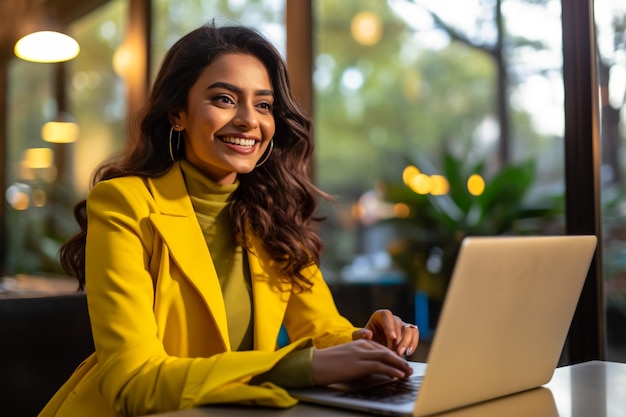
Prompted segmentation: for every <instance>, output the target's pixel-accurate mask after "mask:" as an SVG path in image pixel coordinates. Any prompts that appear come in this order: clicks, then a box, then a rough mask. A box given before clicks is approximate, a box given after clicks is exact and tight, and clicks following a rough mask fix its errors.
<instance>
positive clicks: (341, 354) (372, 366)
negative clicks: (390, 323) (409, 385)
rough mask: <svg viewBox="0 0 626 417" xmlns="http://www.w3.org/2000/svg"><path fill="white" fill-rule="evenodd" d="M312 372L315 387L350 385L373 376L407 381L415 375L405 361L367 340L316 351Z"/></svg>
mask: <svg viewBox="0 0 626 417" xmlns="http://www.w3.org/2000/svg"><path fill="white" fill-rule="evenodd" d="M312 369H313V382H314V383H315V384H316V385H328V384H334V383H337V382H348V381H353V380H356V379H359V378H364V377H366V376H369V375H371V374H382V375H386V376H388V377H390V378H408V377H409V376H410V375H411V374H412V373H413V369H412V368H411V366H410V365H409V364H408V362H407V361H406V360H405V359H404V358H402V357H400V356H398V355H396V353H395V352H394V351H392V350H390V349H388V348H387V347H385V346H383V345H381V344H379V343H376V342H374V341H372V340H367V339H364V338H362V339H360V340H355V341H353V342H350V343H346V344H343V345H337V346H333V347H329V348H324V349H315V350H314V351H313V359H312Z"/></svg>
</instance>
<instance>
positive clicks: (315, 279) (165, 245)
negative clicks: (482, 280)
mask: <svg viewBox="0 0 626 417" xmlns="http://www.w3.org/2000/svg"><path fill="white" fill-rule="evenodd" d="M174 132H177V133H176V134H174ZM172 142H176V143H172ZM311 142H312V138H311V124H310V120H309V118H308V117H307V116H306V114H304V113H303V111H302V110H301V109H300V107H299V106H298V105H297V104H296V102H295V100H294V98H293V95H292V92H291V88H290V85H289V81H288V75H287V70H286V65H285V62H284V61H283V59H282V58H281V56H280V54H279V53H278V51H277V50H276V49H275V48H274V47H273V46H272V44H271V43H270V42H269V41H267V40H266V39H265V38H264V37H262V36H261V35H260V34H259V33H257V32H256V31H254V30H251V29H248V28H245V27H242V26H224V27H215V26H213V25H206V26H202V27H200V28H198V29H196V30H194V31H192V32H190V33H189V34H187V35H185V36H183V37H182V38H181V39H180V40H179V41H178V42H176V43H175V44H174V45H173V46H172V48H171V49H170V50H169V52H168V53H167V54H166V56H165V59H164V61H163V64H162V67H161V70H160V71H159V73H158V75H157V78H156V80H155V83H154V86H153V89H152V91H151V94H150V96H149V99H148V103H147V105H146V108H145V109H144V111H143V112H142V114H141V115H140V119H139V129H138V134H137V137H136V138H135V140H134V141H131V142H129V144H128V146H127V148H126V149H125V150H124V152H122V153H121V154H120V155H119V156H117V157H116V158H115V159H113V160H110V161H107V162H105V163H104V164H103V165H102V166H101V167H100V168H99V169H98V170H97V171H96V174H95V176H94V184H93V188H92V190H91V192H90V193H89V196H88V197H87V200H85V201H82V202H80V203H79V204H78V205H77V207H76V214H77V219H78V222H79V224H80V226H81V231H80V232H79V233H78V234H77V235H76V236H75V237H74V238H72V239H71V240H70V241H69V242H68V243H66V244H65V245H64V246H63V247H62V250H61V263H62V265H63V267H64V268H65V270H66V271H67V272H68V273H71V274H73V275H75V276H76V277H77V278H78V281H79V283H80V286H81V287H84V288H85V290H86V292H87V299H88V301H89V314H90V318H91V327H92V332H93V340H94V345H95V350H96V352H95V353H94V354H92V355H91V356H89V357H88V358H87V359H86V360H85V362H83V364H82V365H81V366H79V368H78V369H77V370H76V372H75V373H74V374H73V375H72V376H71V377H70V379H69V381H67V383H66V384H64V385H63V387H62V388H61V389H60V390H59V391H58V393H57V394H56V395H55V396H54V397H53V398H52V400H51V401H50V402H49V403H48V405H47V406H46V408H45V409H44V410H43V411H42V412H41V414H40V416H42V417H47V416H76V415H91V416H96V417H97V416H100V415H102V416H104V415H106V416H110V415H123V416H126V415H145V414H149V413H155V412H163V411H168V410H176V409H181V408H191V407H195V406H198V405H201V404H209V403H233V402H245V403H253V404H259V405H271V406H277V407H288V406H291V405H294V404H295V402H296V400H295V399H294V398H292V397H291V396H290V395H289V394H288V393H287V391H286V390H285V389H286V388H292V387H307V386H312V385H326V384H331V383H335V382H344V381H349V380H353V379H358V378H361V377H364V376H366V375H369V374H371V373H380V374H384V375H387V376H390V377H395V378H404V377H407V376H409V375H410V374H411V372H412V371H411V367H410V366H409V365H408V363H407V361H406V359H405V355H406V356H408V355H410V354H411V353H413V352H415V349H416V347H417V343H418V337H419V333H418V329H417V327H415V326H413V325H409V324H407V323H405V322H403V321H402V320H401V319H400V318H399V317H397V316H395V315H393V313H392V312H391V311H389V310H377V311H375V312H374V313H373V314H372V315H371V317H370V319H369V320H368V322H367V323H366V325H365V326H364V327H363V328H358V327H355V326H353V325H352V324H351V323H350V322H349V321H348V320H347V319H346V318H344V317H343V316H341V315H340V314H339V312H338V311H337V308H336V306H335V304H334V301H333V298H332V295H331V293H330V290H329V288H328V286H327V285H326V283H325V281H324V279H323V277H322V274H321V271H320V268H319V262H320V251H321V246H322V245H321V240H320V238H319V237H318V236H317V234H316V232H315V230H314V224H315V222H316V217H315V216H314V213H315V209H316V205H317V200H318V199H319V198H326V195H325V194H324V193H323V192H321V191H320V190H318V189H317V188H316V187H315V186H314V185H313V183H312V182H311V180H310V179H309V178H308V175H307V170H308V164H309V163H310V160H311V156H312V143H311ZM270 144H271V145H270ZM281 329H285V330H286V332H287V335H288V339H289V340H288V343H286V345H285V346H284V347H281V348H278V338H279V333H280V332H281Z"/></svg>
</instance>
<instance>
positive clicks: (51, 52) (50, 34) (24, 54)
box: [14, 30, 80, 63]
mask: <svg viewBox="0 0 626 417" xmlns="http://www.w3.org/2000/svg"><path fill="white" fill-rule="evenodd" d="M14 52H15V55H16V56H17V57H18V58H21V59H23V60H25V61H32V62H42V63H52V62H63V61H69V60H70V59H73V58H75V57H76V56H77V55H78V53H79V52H80V46H79V45H78V42H76V40H75V39H74V38H72V37H71V36H68V35H66V34H64V33H61V32H55V31H52V30H43V31H38V32H33V33H30V34H28V35H26V36H24V37H23V38H21V39H20V40H18V41H17V43H16V44H15V48H14Z"/></svg>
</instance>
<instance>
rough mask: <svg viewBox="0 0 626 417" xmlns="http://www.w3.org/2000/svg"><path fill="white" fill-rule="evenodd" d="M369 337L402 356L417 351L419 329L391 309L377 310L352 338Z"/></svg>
mask: <svg viewBox="0 0 626 417" xmlns="http://www.w3.org/2000/svg"><path fill="white" fill-rule="evenodd" d="M357 339H367V340H373V341H375V342H378V343H380V344H381V345H384V346H387V347H388V348H389V349H392V350H394V351H396V353H397V354H398V355H400V356H403V355H404V356H410V355H411V354H412V353H415V349H416V348H417V343H418V341H419V329H418V328H417V326H416V325H414V324H408V323H405V322H403V321H402V320H401V319H400V317H398V316H394V315H393V313H392V312H391V311H389V310H385V309H383V310H376V311H375V312H374V314H372V316H371V317H370V319H369V321H368V322H367V324H366V325H365V327H364V328H363V329H359V330H357V331H355V332H354V333H352V340H357Z"/></svg>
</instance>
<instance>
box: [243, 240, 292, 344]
mask: <svg viewBox="0 0 626 417" xmlns="http://www.w3.org/2000/svg"><path fill="white" fill-rule="evenodd" d="M249 242H250V244H251V245H250V246H251V249H252V250H251V251H248V263H249V265H250V274H251V277H252V295H253V298H254V348H255V349H258V350H261V351H274V350H276V346H277V339H278V333H279V332H280V327H281V325H282V324H283V318H284V316H285V310H286V309H287V303H288V301H289V297H290V295H291V284H290V283H288V282H287V281H286V279H285V277H284V275H283V274H282V273H281V272H280V271H279V270H278V269H277V268H276V264H275V262H274V261H272V260H271V259H270V257H269V256H268V255H267V254H266V253H265V251H264V250H263V248H262V245H261V242H260V241H259V240H258V239H250V240H249ZM270 271H271V273H270Z"/></svg>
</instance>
